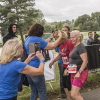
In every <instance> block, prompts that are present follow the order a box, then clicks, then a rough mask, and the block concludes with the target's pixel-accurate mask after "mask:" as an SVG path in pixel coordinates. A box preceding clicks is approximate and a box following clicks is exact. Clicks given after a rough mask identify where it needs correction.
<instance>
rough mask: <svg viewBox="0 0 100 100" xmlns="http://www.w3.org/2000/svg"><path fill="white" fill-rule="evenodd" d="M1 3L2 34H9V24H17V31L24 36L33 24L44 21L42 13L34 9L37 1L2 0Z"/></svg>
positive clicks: (0, 24)
mask: <svg viewBox="0 0 100 100" xmlns="http://www.w3.org/2000/svg"><path fill="white" fill-rule="evenodd" d="M1 3H2V5H0V20H1V21H0V27H1V32H2V33H7V29H8V25H9V23H11V22H13V23H16V24H17V30H18V31H19V32H20V35H21V36H23V33H26V31H28V29H29V27H30V26H31V25H32V24H33V23H36V21H37V20H39V21H40V20H42V17H43V14H42V12H41V11H40V10H37V9H35V8H34V6H35V0H2V1H1ZM35 20H36V21H35ZM22 40H23V38H22Z"/></svg>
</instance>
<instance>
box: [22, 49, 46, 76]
mask: <svg viewBox="0 0 100 100" xmlns="http://www.w3.org/2000/svg"><path fill="white" fill-rule="evenodd" d="M36 56H37V58H38V59H39V60H40V65H39V68H35V67H32V66H29V65H27V66H26V67H25V68H24V69H23V70H22V71H21V73H22V74H28V75H34V76H36V75H42V74H43V73H44V58H43V55H42V52H41V53H40V52H39V51H37V52H36ZM34 57H35V54H34V53H33V54H30V55H29V56H28V58H27V59H26V60H25V61H24V62H25V63H26V64H28V63H29V62H30V61H31V60H32V59H33V58H34Z"/></svg>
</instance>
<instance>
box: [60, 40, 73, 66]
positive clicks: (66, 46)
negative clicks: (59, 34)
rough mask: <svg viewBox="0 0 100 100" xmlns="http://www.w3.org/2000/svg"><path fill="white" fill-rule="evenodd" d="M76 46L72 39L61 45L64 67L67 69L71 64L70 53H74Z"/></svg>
mask: <svg viewBox="0 0 100 100" xmlns="http://www.w3.org/2000/svg"><path fill="white" fill-rule="evenodd" d="M73 47H74V45H73V44H72V42H71V40H70V39H67V41H66V42H65V43H64V44H60V47H59V49H60V54H61V56H62V60H63V65H64V67H65V68H66V67H67V66H68V64H69V53H70V52H71V51H72V49H73Z"/></svg>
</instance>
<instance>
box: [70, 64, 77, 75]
mask: <svg viewBox="0 0 100 100" xmlns="http://www.w3.org/2000/svg"><path fill="white" fill-rule="evenodd" d="M76 72H77V65H76V64H69V65H68V73H76Z"/></svg>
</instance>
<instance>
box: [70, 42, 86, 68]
mask: <svg viewBox="0 0 100 100" xmlns="http://www.w3.org/2000/svg"><path fill="white" fill-rule="evenodd" d="M83 53H86V49H85V47H84V45H83V44H82V43H80V44H79V45H78V46H76V47H74V48H73V50H72V51H71V52H70V54H69V58H70V59H69V64H76V65H77V70H79V69H80V67H81V65H82V63H83V60H82V59H81V57H80V55H81V54H83ZM86 69H87V67H86Z"/></svg>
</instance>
